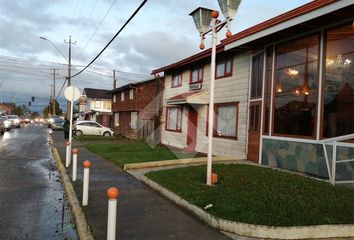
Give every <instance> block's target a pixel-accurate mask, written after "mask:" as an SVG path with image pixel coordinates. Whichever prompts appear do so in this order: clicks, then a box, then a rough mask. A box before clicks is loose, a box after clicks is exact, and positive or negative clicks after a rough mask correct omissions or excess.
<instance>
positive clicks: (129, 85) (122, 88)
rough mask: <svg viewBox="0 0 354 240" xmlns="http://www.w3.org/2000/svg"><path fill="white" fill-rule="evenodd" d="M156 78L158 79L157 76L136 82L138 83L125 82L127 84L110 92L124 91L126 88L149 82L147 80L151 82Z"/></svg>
mask: <svg viewBox="0 0 354 240" xmlns="http://www.w3.org/2000/svg"><path fill="white" fill-rule="evenodd" d="M154 80H156V78H151V79H148V80H144V81H141V82H136V83H128V84H125V85H123V86H121V87H119V88H116V89H113V90H111V91H109V92H108V94H112V93H117V92H120V91H123V90H125V89H130V88H135V87H137V86H138V85H140V84H144V83H147V82H150V81H154Z"/></svg>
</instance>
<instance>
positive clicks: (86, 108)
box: [79, 88, 112, 127]
mask: <svg viewBox="0 0 354 240" xmlns="http://www.w3.org/2000/svg"><path fill="white" fill-rule="evenodd" d="M109 91H110V90H106V89H95V88H85V89H84V90H83V92H82V96H81V98H80V100H79V112H80V115H81V116H82V117H83V118H84V119H85V120H92V121H97V122H99V123H100V124H102V125H103V126H106V127H108V126H109V125H110V116H111V115H112V103H111V96H110V95H109V94H108V92H109Z"/></svg>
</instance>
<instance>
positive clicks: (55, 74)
mask: <svg viewBox="0 0 354 240" xmlns="http://www.w3.org/2000/svg"><path fill="white" fill-rule="evenodd" d="M55 71H56V69H55V68H53V73H50V75H53V93H52V101H53V115H56V114H55V112H56V111H55V99H56V95H55V76H58V75H59V73H55Z"/></svg>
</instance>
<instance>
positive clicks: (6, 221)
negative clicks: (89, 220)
mask: <svg viewBox="0 0 354 240" xmlns="http://www.w3.org/2000/svg"><path fill="white" fill-rule="evenodd" d="M48 134H49V129H48V128H46V127H44V126H42V125H39V124H38V125H36V124H27V125H22V126H21V128H20V129H12V130H11V131H9V132H6V133H5V134H4V135H0V239H2V240H4V239H9V240H10V239H11V240H15V239H53V240H56V239H58V240H59V239H60V240H63V239H78V237H77V234H76V230H75V225H74V221H73V219H72V215H71V213H70V210H69V206H68V204H67V201H66V199H65V194H64V192H63V188H62V186H61V182H60V177H59V174H58V172H57V170H56V168H55V165H54V160H53V159H52V156H51V151H50V146H49V144H48Z"/></svg>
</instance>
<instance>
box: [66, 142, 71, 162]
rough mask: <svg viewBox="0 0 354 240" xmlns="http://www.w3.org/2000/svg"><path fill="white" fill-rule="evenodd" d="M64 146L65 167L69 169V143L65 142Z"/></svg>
mask: <svg viewBox="0 0 354 240" xmlns="http://www.w3.org/2000/svg"><path fill="white" fill-rule="evenodd" d="M65 146H66V159H65V167H69V166H70V158H71V154H70V149H71V147H70V142H69V141H67V142H65Z"/></svg>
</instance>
